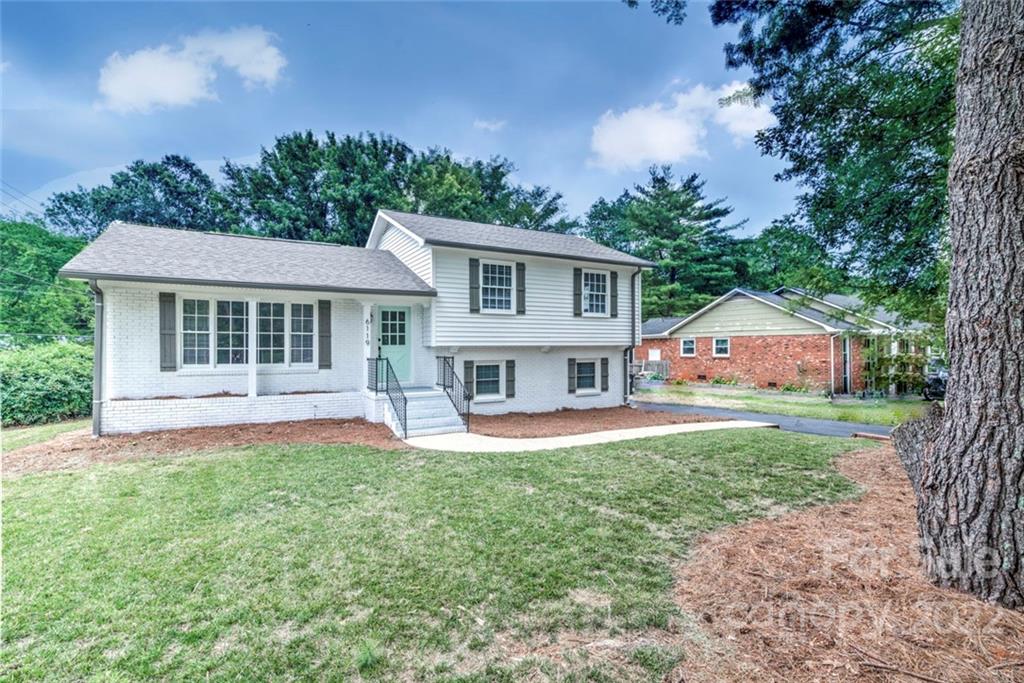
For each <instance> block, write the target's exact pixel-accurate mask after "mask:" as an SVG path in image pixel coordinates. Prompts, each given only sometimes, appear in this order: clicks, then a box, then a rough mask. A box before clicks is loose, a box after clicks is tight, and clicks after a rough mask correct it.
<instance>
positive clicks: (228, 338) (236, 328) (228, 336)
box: [217, 301, 249, 365]
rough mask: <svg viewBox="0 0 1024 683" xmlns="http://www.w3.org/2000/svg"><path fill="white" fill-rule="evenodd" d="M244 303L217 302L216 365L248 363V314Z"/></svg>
mask: <svg viewBox="0 0 1024 683" xmlns="http://www.w3.org/2000/svg"><path fill="white" fill-rule="evenodd" d="M246 308H247V307H246V305H245V302H244V301H218V302H217V364H218V365H239V364H244V363H248V362H249V352H248V348H249V344H248V340H249V314H248V311H247V310H246Z"/></svg>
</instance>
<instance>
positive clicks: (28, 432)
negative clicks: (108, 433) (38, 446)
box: [0, 419, 90, 453]
mask: <svg viewBox="0 0 1024 683" xmlns="http://www.w3.org/2000/svg"><path fill="white" fill-rule="evenodd" d="M89 424H90V421H89V419H85V420H69V421H67V422H50V423H49V424H43V425H33V426H31V427H4V428H3V430H2V431H0V444H2V449H3V451H4V452H5V453H6V452H7V451H13V450H14V449H16V448H22V447H24V446H31V445H32V444H34V443H42V442H43V441H49V440H50V439H52V438H53V437H55V436H57V435H58V434H63V433H64V432H70V431H72V430H75V429H85V428H87V427H88V426H89Z"/></svg>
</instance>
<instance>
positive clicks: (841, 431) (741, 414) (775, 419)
mask: <svg viewBox="0 0 1024 683" xmlns="http://www.w3.org/2000/svg"><path fill="white" fill-rule="evenodd" d="M631 403H632V405H633V407H634V408H637V409H638V410H660V411H665V412H669V413H683V414H694V413H696V414H700V415H711V416H713V417H727V418H730V419H733V420H753V421H762V422H771V423H772V424H777V425H778V426H779V428H780V429H783V430H785V431H787V432H800V433H801V434H817V435H819V436H845V437H850V436H853V434H854V433H855V432H861V433H864V434H875V435H878V436H889V434H890V433H891V432H892V427H887V426H885V425H873V424H863V423H859V422H841V421H839V420H819V419H814V418H810V417H793V416H792V415H775V414H772V413H755V412H750V411H746V410H732V409H730V408H712V407H709V406H686V405H679V404H678V403H648V402H646V401H633V402H631Z"/></svg>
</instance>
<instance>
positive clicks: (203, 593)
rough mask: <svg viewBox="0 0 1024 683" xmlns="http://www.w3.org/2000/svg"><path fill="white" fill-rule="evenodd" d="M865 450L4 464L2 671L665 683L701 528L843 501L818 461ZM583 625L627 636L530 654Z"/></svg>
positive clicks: (598, 633)
mask: <svg viewBox="0 0 1024 683" xmlns="http://www.w3.org/2000/svg"><path fill="white" fill-rule="evenodd" d="M863 448H865V444H864V443H860V442H855V441H853V440H840V439H826V438H817V437H811V436H805V435H799V434H790V433H783V432H779V431H776V430H761V429H758V430H736V431H732V432H729V431H726V432H713V433H706V434H689V435H679V436H673V437H659V438H654V439H645V440H639V441H630V442H621V443H615V444H604V445H600V446H591V447H583V448H575V449H567V450H562V451H548V452H540V453H525V454H481V455H476V454H470V455H467V454H444V453H436V452H429V453H428V452H423V451H409V450H406V451H385V450H378V449H374V448H371V447H366V446H352V445H332V446H314V445H292V446H271V445H261V446H251V447H246V448H239V449H229V450H223V451H218V452H215V453H207V454H202V455H195V456H191V457H184V458H168V459H151V460H145V461H140V462H130V463H124V464H118V465H97V466H93V467H91V468H88V469H85V470H80V471H76V472H70V473H69V472H62V473H48V474H35V475H27V476H23V477H16V478H8V479H6V480H5V481H4V488H5V491H4V498H3V521H4V529H3V531H4V533H3V558H4V570H5V571H4V577H3V581H4V585H3V596H4V604H3V611H4V614H3V622H4V623H3V625H4V628H3V634H2V656H0V676H2V677H3V678H4V679H6V680H30V679H39V678H50V679H54V680H69V679H102V680H134V679H139V678H143V677H150V676H156V677H161V678H165V679H176V680H195V679H199V678H209V679H212V680H226V679H232V680H239V679H242V680H256V679H270V678H291V679H294V678H303V679H305V678H316V679H327V680H337V679H339V678H346V677H356V676H362V677H363V678H368V679H394V678H396V677H404V678H406V679H413V680H416V679H423V680H437V679H443V680H488V681H490V680H519V679H523V678H526V677H529V676H535V675H536V673H537V671H538V670H539V671H541V672H543V673H546V674H549V675H553V676H555V677H559V678H562V677H566V678H569V679H572V680H583V679H589V680H659V679H660V678H661V677H662V676H663V675H664V674H665V673H666V672H667V671H668V670H669V669H671V667H672V666H673V665H674V664H675V662H676V661H677V659H678V658H679V657H680V652H679V651H678V650H677V649H676V648H673V647H671V646H666V645H663V644H659V641H658V639H657V637H656V636H657V634H658V633H665V632H669V631H672V632H674V633H679V632H680V631H682V632H684V633H691V632H692V633H694V634H695V633H696V628H695V626H693V625H692V622H690V621H689V618H688V617H687V616H686V615H683V614H681V613H680V612H679V610H678V608H677V607H676V606H675V603H674V602H673V597H672V591H671V587H672V581H673V569H674V568H675V566H676V565H677V564H678V562H679V561H680V560H681V559H682V558H683V557H684V555H685V553H686V551H687V549H688V548H689V547H690V545H691V544H692V542H693V540H694V539H695V537H696V535H697V534H699V533H700V532H704V531H708V530H710V529H714V528H717V527H721V526H723V525H728V524H735V523H737V522H740V521H742V520H746V519H749V518H753V517H756V516H762V515H766V514H771V513H775V512H778V511H780V510H783V509H787V508H796V507H802V506H806V505H810V504H815V503H823V502H827V501H834V500H837V499H841V498H844V497H848V496H851V495H853V494H854V493H855V492H856V490H857V489H856V487H855V486H854V484H852V483H851V482H850V481H849V480H847V479H845V478H844V477H842V476H840V475H839V474H838V473H837V472H836V471H835V470H834V469H833V468H832V466H831V461H832V459H833V457H834V456H836V455H838V454H840V453H842V452H845V451H849V450H852V449H863ZM574 633H575V634H585V635H586V636H587V637H589V638H593V639H595V640H596V639H600V638H604V639H618V640H621V641H623V642H624V643H626V644H627V647H625V648H621V649H618V650H615V652H616V653H617V654H616V656H601V653H602V652H604V651H603V650H600V649H595V650H593V655H592V656H581V657H578V658H574V659H570V660H566V661H554V660H551V659H544V658H543V657H542V656H541V655H540V654H539V653H542V652H543V648H544V646H545V644H549V643H550V642H551V641H552V640H554V639H556V638H561V639H565V638H567V637H569V636H570V635H571V634H574ZM603 642H611V641H603ZM587 652H591V650H589V649H588V650H587Z"/></svg>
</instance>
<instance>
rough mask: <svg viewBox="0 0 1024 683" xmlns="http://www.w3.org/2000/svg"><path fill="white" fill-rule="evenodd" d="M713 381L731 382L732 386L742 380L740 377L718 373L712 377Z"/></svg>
mask: <svg viewBox="0 0 1024 683" xmlns="http://www.w3.org/2000/svg"><path fill="white" fill-rule="evenodd" d="M711 383H712V384H730V385H732V386H736V385H737V384H739V383H740V381H739V380H738V379H736V378H735V377H722V376H720V375H716V376H715V377H712V378H711Z"/></svg>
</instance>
